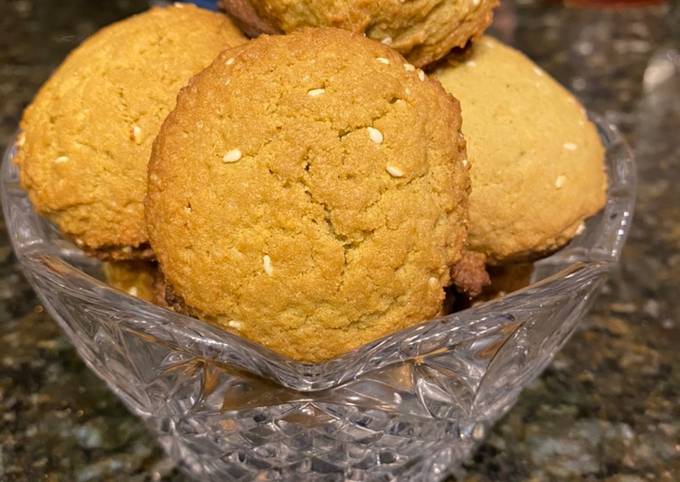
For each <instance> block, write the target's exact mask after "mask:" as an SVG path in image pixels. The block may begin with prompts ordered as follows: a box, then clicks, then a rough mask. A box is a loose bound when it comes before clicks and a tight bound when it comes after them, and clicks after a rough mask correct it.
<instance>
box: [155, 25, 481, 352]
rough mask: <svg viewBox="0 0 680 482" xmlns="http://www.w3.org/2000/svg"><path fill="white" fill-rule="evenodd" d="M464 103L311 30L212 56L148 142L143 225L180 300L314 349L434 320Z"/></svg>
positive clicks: (455, 194) (364, 44) (459, 229)
mask: <svg viewBox="0 0 680 482" xmlns="http://www.w3.org/2000/svg"><path fill="white" fill-rule="evenodd" d="M464 158H465V143H464V141H463V138H462V136H461V135H460V112H459V107H458V103H457V101H456V100H455V99H454V98H453V97H451V96H450V95H448V94H446V93H445V92H444V90H443V89H442V88H441V86H440V85H439V84H438V83H437V82H434V81H432V80H430V79H428V78H427V77H426V76H425V75H424V74H423V73H422V71H419V70H417V69H414V68H413V66H411V65H410V64H407V63H405V61H404V59H403V58H402V57H401V56H400V55H399V54H397V53H396V52H394V51H393V50H391V49H389V48H387V47H385V46H384V45H381V44H379V43H377V42H374V41H371V40H368V39H366V38H364V37H363V36H361V35H358V34H352V33H350V32H346V31H342V30H336V29H306V30H303V31H301V32H297V33H294V34H291V35H286V36H272V37H268V36H262V37H260V38H258V39H256V40H253V41H251V42H249V43H248V44H245V45H243V46H239V47H236V48H234V49H231V50H227V51H225V52H223V53H222V54H220V56H219V57H218V58H217V59H216V60H215V62H214V63H213V64H212V65H211V66H210V67H208V68H207V69H206V70H204V71H203V72H201V73H200V74H199V75H197V76H196V77H194V79H192V81H191V82H190V83H189V85H188V86H187V87H186V88H184V89H183V90H182V92H181V94H180V95H179V97H178V102H177V107H176V109H175V110H174V111H173V112H172V113H171V114H170V115H169V116H168V118H167V120H166V121H165V123H164V124H163V127H162V128H161V132H160V134H159V136H158V138H157V139H156V142H155V144H154V149H153V153H152V156H151V161H150V165H149V191H148V196H147V202H146V209H147V227H148V231H149V237H150V240H151V244H152V246H153V248H154V251H155V252H156V255H157V257H158V260H159V263H160V266H161V270H162V271H163V273H164V275H165V278H166V282H167V283H168V284H169V285H170V287H171V290H172V292H173V294H174V295H175V297H176V298H178V299H181V303H179V305H180V306H183V307H184V309H183V311H185V312H187V313H190V314H193V315H195V316H198V317H200V318H203V319H205V320H208V321H211V322H214V323H217V324H219V325H220V326H221V327H223V328H224V329H226V330H230V331H233V332H236V333H239V334H241V335H243V336H245V337H247V338H249V339H252V340H255V341H258V342H260V343H262V344H263V345H265V346H267V347H268V348H270V349H272V350H274V351H276V352H278V353H281V354H284V355H286V356H289V357H291V358H294V359H297V360H306V361H320V360H325V359H328V358H331V357H334V356H336V355H339V354H342V353H344V352H347V351H350V350H352V349H353V348H356V347H358V346H360V345H362V344H365V343H367V342H369V341H372V340H374V339H376V338H379V337H381V336H383V335H387V334H389V333H392V332H394V331H397V330H399V329H401V328H405V327H407V326H409V325H412V324H415V323H418V322H421V321H423V320H426V319H429V318H432V317H434V316H435V315H437V313H438V312H439V310H440V309H441V306H442V301H443V297H444V291H443V286H446V285H447V284H448V283H449V282H450V269H451V267H452V266H453V265H454V264H455V263H456V262H457V261H458V260H459V259H460V256H461V250H462V246H463V243H464V241H465V236H466V229H467V227H466V224H467V220H466V217H467V214H466V212H467V198H468V192H469V176H468V172H467V169H466V168H465V167H464V165H463V162H462V161H463V159H464Z"/></svg>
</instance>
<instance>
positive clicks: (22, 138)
mask: <svg viewBox="0 0 680 482" xmlns="http://www.w3.org/2000/svg"><path fill="white" fill-rule="evenodd" d="M15 144H16V146H17V147H21V146H23V145H24V144H26V134H24V133H23V132H21V133H19V137H17V140H16V142H15Z"/></svg>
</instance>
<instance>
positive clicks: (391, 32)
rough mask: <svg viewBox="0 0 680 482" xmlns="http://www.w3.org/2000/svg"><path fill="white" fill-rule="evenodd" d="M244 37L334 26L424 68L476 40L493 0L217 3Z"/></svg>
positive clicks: (257, 0) (488, 19)
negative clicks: (236, 21)
mask: <svg viewBox="0 0 680 482" xmlns="http://www.w3.org/2000/svg"><path fill="white" fill-rule="evenodd" d="M220 3H221V5H222V7H223V8H224V9H225V10H226V11H227V12H229V13H230V14H232V15H233V16H234V17H235V18H237V19H239V20H240V21H241V23H242V24H243V25H244V28H245V29H246V30H247V31H248V32H249V33H251V34H252V33H256V32H258V33H259V32H262V33H277V32H286V33H289V32H293V31H295V30H298V29H300V28H303V27H337V28H342V29H345V30H350V31H352V32H357V33H363V34H365V35H366V36H367V37H369V38H372V39H374V40H377V41H379V42H383V43H384V44H386V45H390V46H391V47H393V48H394V49H396V50H397V51H399V52H400V53H401V54H402V55H403V56H404V57H406V58H407V59H408V60H409V62H411V63H413V64H415V65H416V66H424V65H427V64H429V63H432V62H434V61H435V60H438V59H440V58H442V57H444V56H445V55H446V54H447V53H448V52H449V51H450V50H451V49H452V48H454V47H463V46H465V45H466V44H467V42H468V41H469V40H470V39H476V38H477V37H479V36H480V35H482V33H483V32H484V30H486V28H487V27H488V26H489V25H490V24H491V20H492V17H493V9H494V7H496V5H498V0H413V1H408V2H404V0H380V1H377V2H376V1H375V0H358V1H342V0H302V1H298V0H295V1H293V0H221V2H220Z"/></svg>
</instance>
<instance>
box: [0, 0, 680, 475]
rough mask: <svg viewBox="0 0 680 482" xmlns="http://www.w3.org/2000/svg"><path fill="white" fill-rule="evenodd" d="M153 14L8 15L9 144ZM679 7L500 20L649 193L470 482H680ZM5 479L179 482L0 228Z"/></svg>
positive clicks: (4, 106)
mask: <svg viewBox="0 0 680 482" xmlns="http://www.w3.org/2000/svg"><path fill="white" fill-rule="evenodd" d="M147 7H148V2H147V1H141V0H139V1H138V0H115V1H114V0H112V1H93V0H69V1H57V0H52V1H50V0H0V145H1V146H2V147H3V148H4V147H5V146H6V145H7V143H8V142H9V141H10V138H11V136H12V134H13V132H14V131H15V129H16V126H17V123H18V120H19V117H20V115H21V111H22V109H23V108H24V107H25V106H26V104H27V103H28V102H29V101H30V99H31V97H32V96H33V95H34V93H35V91H36V89H37V88H38V87H39V86H40V85H41V83H42V82H44V80H45V79H46V78H47V76H48V75H49V73H50V72H51V70H52V69H54V67H55V66H56V65H58V63H59V62H60V61H61V60H62V59H63V58H64V56H65V55H66V54H67V53H68V51H69V50H71V49H72V48H73V47H74V46H75V45H77V44H78V43H79V42H80V41H81V40H82V39H83V38H85V37H86V36H87V35H89V34H91V33H92V32H93V31H95V30H96V29H97V28H99V27H100V26H103V25H105V24H108V23H110V22H112V21H115V20H118V19H120V18H123V17H126V16H128V15H130V14H132V13H135V12H139V11H141V10H144V9H145V8H147ZM678 10H679V8H678V3H677V2H667V3H661V4H657V5H655V6H648V7H636V8H633V7H628V8H614V9H612V8H610V9H583V8H567V7H564V6H563V5H562V4H561V3H559V2H536V1H532V0H523V1H521V2H511V1H509V0H506V1H505V3H504V4H503V7H502V8H501V9H500V10H499V11H498V13H497V15H496V23H495V27H494V30H495V34H496V35H497V36H499V37H500V38H502V39H504V40H505V41H507V42H509V43H511V44H513V45H516V46H518V47H519V48H520V49H522V50H523V51H525V52H526V53H527V54H528V55H529V56H530V57H532V58H533V59H534V60H536V61H537V62H538V63H539V64H540V65H541V66H542V67H544V68H545V69H546V70H547V71H548V72H550V73H551V74H552V75H553V76H555V77H556V78H557V79H558V80H560V81H561V82H562V83H563V84H564V85H566V86H567V87H568V88H570V89H571V90H573V91H574V92H575V93H576V94H577V95H578V96H579V97H580V98H581V99H582V100H583V102H584V103H585V104H586V106H587V107H588V108H589V109H591V110H594V111H596V112H599V113H603V114H605V115H606V117H607V118H608V119H610V120H611V121H612V122H615V123H616V124H617V125H619V126H620V127H621V129H622V131H623V132H624V134H625V135H626V136H627V138H628V140H629V142H630V143H631V144H632V145H633V147H634V149H635V152H636V155H637V160H638V166H639V176H640V185H639V190H638V192H639V196H638V207H637V212H636V218H635V222H634V226H633V229H632V233H631V235H630V238H629V241H628V244H627V246H626V249H625V251H624V253H623V259H622V262H621V265H620V269H618V270H617V271H616V272H615V273H612V276H611V279H610V282H609V283H608V284H607V286H606V287H605V289H604V292H603V294H602V296H601V297H600V298H599V301H598V302H597V304H596V306H595V308H594V309H593V311H592V313H591V314H590V316H589V317H588V318H587V319H585V320H584V321H583V323H582V324H581V329H580V330H579V331H578V332H577V333H576V334H575V336H574V337H573V338H572V339H571V341H570V342H569V343H568V344H567V346H566V347H565V348H564V350H563V351H562V352H561V353H559V354H558V356H557V357H556V359H555V361H554V363H553V364H552V365H551V367H550V368H548V370H546V372H545V373H544V374H543V376H542V377H541V378H540V379H539V380H537V381H536V382H535V383H534V384H532V385H531V386H530V387H529V388H528V389H527V390H525V392H524V393H523V395H522V396H521V398H520V401H519V403H518V404H517V406H516V407H515V408H514V409H513V410H512V411H511V412H510V413H509V414H508V415H507V416H506V417H505V418H504V419H503V420H502V421H501V422H500V423H499V424H498V425H497V426H496V427H495V429H494V431H493V432H492V433H491V435H490V436H489V438H488V439H487V441H486V442H485V443H484V444H483V445H482V447H481V448H480V450H479V451H478V453H477V455H476V456H475V458H474V460H472V461H471V462H470V463H469V464H468V465H467V467H466V470H467V475H466V476H464V478H463V479H461V480H465V481H468V482H472V481H476V482H488V481H506V482H512V481H524V480H526V481H581V480H586V481H595V480H604V481H614V482H616V481H618V482H640V481H645V480H650V481H657V480H660V481H668V482H671V481H679V480H680V357H679V356H678V353H679V352H680V302H679V301H678V298H680V193H679V192H678V191H679V189H678V187H677V185H678V184H680V71H678V69H680V53H679V50H680V14H679V13H678ZM673 49H674V50H673ZM673 52H675V53H673ZM673 55H675V57H673ZM673 59H675V66H676V67H675V68H676V70H675V73H673V69H672V60H673ZM669 66H670V67H669ZM643 80H644V82H643ZM5 480H6V481H30V482H33V481H39V480H47V481H71V480H74V481H79V482H86V481H132V482H134V481H152V480H164V481H184V480H185V478H184V477H183V476H181V475H180V474H178V473H177V472H176V471H175V470H174V469H173V466H172V463H171V462H170V461H169V460H167V459H165V458H164V457H163V455H162V454H161V453H160V451H159V449H158V448H157V447H156V445H155V443H154V442H153V439H152V437H151V436H150V435H149V434H147V432H146V431H145V429H144V428H143V426H142V425H141V423H140V422H139V421H138V420H137V419H135V418H134V417H133V416H131V415H130V414H128V412H127V411H126V410H125V408H124V407H123V406H122V404H121V403H120V402H118V401H117V399H116V398H115V397H114V396H113V395H112V394H111V393H110V392H109V391H108V390H107V389H106V387H105V386H104V384H103V383H102V382H101V381H99V380H98V379H97V378H96V377H95V376H94V375H93V374H91V373H90V372H89V371H88V370H87V369H86V367H85V365H84V364H83V363H82V362H81V361H80V360H79V358H78V357H77V355H76V354H75V352H74V350H73V348H72V347H71V346H70V344H69V343H68V341H67V340H66V339H65V337H64V336H63V335H62V334H61V332H60V331H59V329H58V328H57V326H56V324H55V323H54V322H52V321H51V320H50V319H49V317H48V316H47V315H46V314H45V313H44V312H43V310H42V307H41V306H40V305H39V303H38V301H37V300H36V298H35V296H34V295H33V293H32V291H31V289H30V288H29V287H28V286H27V284H26V282H25V281H24V279H23V278H22V276H21V274H20V272H19V270H18V268H17V265H16V263H15V260H14V258H13V256H12V254H11V248H10V247H9V246H8V241H7V238H6V235H5V230H4V226H3V225H0V481H5Z"/></svg>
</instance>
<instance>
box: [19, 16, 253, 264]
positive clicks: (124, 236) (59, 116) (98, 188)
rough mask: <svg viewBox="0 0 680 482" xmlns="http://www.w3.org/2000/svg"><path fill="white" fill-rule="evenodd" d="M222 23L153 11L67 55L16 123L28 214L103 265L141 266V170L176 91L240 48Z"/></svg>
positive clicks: (236, 35)
mask: <svg viewBox="0 0 680 482" xmlns="http://www.w3.org/2000/svg"><path fill="white" fill-rule="evenodd" d="M244 40H245V39H244V37H243V36H242V34H241V33H240V32H239V31H238V30H237V29H236V27H234V26H233V25H232V24H231V22H230V21H229V20H228V19H227V18H226V17H225V16H224V15H220V14H217V13H213V12H209V11H207V10H203V9H199V8H196V7H194V6H190V5H182V6H176V7H167V8H153V9H151V10H149V11H148V12H146V13H143V14H140V15H137V16H134V17H131V18H129V19H127V20H123V21H121V22H118V23H116V24H113V25H111V26H109V27H107V28H104V29H103V30H101V31H99V32H97V33H96V34H94V35H93V36H92V37H90V38H88V39H87V40H86V41H85V42H84V43H83V44H82V45H81V46H80V47H78V48H77V49H76V50H74V51H73V52H72V53H71V54H70V55H69V56H68V57H67V59H66V60H65V61H64V63H63V64H62V65H61V66H60V67H59V69H58V70H57V71H56V72H55V73H54V74H53V75H52V77H51V78H50V79H49V80H48V81H47V83H45V85H44V86H43V87H42V89H41V90H40V92H39V93H38V95H37V96H36V98H35V99H34V101H33V103H32V104H31V105H30V106H29V107H28V109H27V110H26V112H25V113H24V117H23V119H22V121H21V129H22V135H21V137H20V140H19V145H20V149H19V154H18V156H17V158H16V160H17V163H18V164H19V166H20V168H21V182H22V184H23V186H24V187H25V188H26V189H27V190H28V193H29V195H30V198H31V201H32V202H33V205H34V206H35V208H36V209H37V210H38V211H40V212H41V213H43V214H45V215H46V216H48V217H49V218H50V219H51V220H52V221H54V222H55V223H56V224H57V225H58V226H59V228H60V229H61V230H62V231H63V232H64V233H65V234H66V235H68V236H69V237H71V238H73V239H74V240H75V241H76V242H77V243H78V244H79V245H80V246H82V247H83V248H85V249H87V250H89V251H92V252H94V253H95V254H97V255H100V256H102V257H105V258H114V259H121V258H122V259H124V258H134V257H148V256H150V255H151V252H150V250H149V248H148V241H147V236H146V231H145V226H144V195H145V191H146V165H147V162H148V158H149V154H150V152H151V144H152V142H153V139H154V138H155V137H156V134H157V132H158V129H159V128H160V125H161V123H162V122H163V119H164V118H165V116H166V115H167V113H168V112H169V111H170V110H172V108H173V107H174V105H175V98H176V97H177V92H178V91H179V89H180V87H182V86H183V85H185V84H186V82H187V81H188V80H189V78H190V77H191V76H192V75H193V74H195V73H196V72H198V71H200V70H201V69H203V68H204V67H206V66H207V65H208V64H209V63H210V62H211V61H212V60H213V59H214V58H215V57H216V56H217V54H218V53H219V52H220V51H221V50H223V49H224V48H226V47H232V46H235V45H237V44H239V43H242V42H243V41H244Z"/></svg>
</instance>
